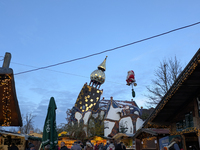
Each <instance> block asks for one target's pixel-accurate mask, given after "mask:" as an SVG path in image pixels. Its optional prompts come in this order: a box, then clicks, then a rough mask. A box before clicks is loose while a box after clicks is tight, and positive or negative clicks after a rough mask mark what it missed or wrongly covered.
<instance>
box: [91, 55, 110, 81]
mask: <svg viewBox="0 0 200 150" xmlns="http://www.w3.org/2000/svg"><path fill="white" fill-rule="evenodd" d="M107 57H108V56H106V58H105V59H104V61H103V62H102V63H101V64H100V65H99V66H98V70H95V71H93V72H92V73H91V74H90V80H91V81H92V82H97V83H100V84H103V83H104V82H105V73H104V71H105V70H106V59H107Z"/></svg>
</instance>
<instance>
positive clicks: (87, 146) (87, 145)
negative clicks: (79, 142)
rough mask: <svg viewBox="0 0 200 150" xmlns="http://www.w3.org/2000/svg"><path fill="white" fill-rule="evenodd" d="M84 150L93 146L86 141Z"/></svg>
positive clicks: (88, 149)
mask: <svg viewBox="0 0 200 150" xmlns="http://www.w3.org/2000/svg"><path fill="white" fill-rule="evenodd" d="M84 150H93V146H92V144H91V143H90V142H89V141H87V142H86V146H85V147H84Z"/></svg>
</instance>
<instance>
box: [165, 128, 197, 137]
mask: <svg viewBox="0 0 200 150" xmlns="http://www.w3.org/2000/svg"><path fill="white" fill-rule="evenodd" d="M191 132H194V133H196V134H197V136H200V129H199V128H196V127H190V128H186V129H184V130H182V131H174V132H172V131H171V129H170V131H169V134H170V135H182V134H186V133H191Z"/></svg>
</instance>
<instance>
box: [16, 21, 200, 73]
mask: <svg viewBox="0 0 200 150" xmlns="http://www.w3.org/2000/svg"><path fill="white" fill-rule="evenodd" d="M197 24H200V22H196V23H193V24H190V25H187V26H183V27H180V28H176V29H173V30H170V31H167V32H164V33H161V34H157V35H154V36H151V37H148V38H145V39H142V40H138V41H135V42H132V43H128V44H125V45H122V46H118V47H115V48H111V49H108V50H104V51H101V52H99V53H94V54H91V55H87V56H84V57H79V58H75V59H72V60H68V61H64V62H61V63H57V64H53V65H49V66H45V67H40V68H36V69H32V70H27V71H23V72H19V73H16V74H15V75H19V74H24V73H28V72H32V71H37V70H41V69H46V68H50V67H54V66H58V65H62V64H65V63H69V62H73V61H77V60H81V59H85V58H88V57H92V56H95V55H99V54H103V53H106V52H109V51H113V50H116V49H120V48H123V47H126V46H129V45H133V44H136V43H140V42H143V41H146V40H150V39H153V38H156V37H159V36H162V35H165V34H169V33H171V32H175V31H178V30H181V29H185V28H188V27H192V26H195V25H197Z"/></svg>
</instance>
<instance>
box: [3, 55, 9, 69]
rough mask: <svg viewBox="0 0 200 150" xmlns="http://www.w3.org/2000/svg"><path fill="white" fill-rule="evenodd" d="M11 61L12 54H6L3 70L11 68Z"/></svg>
mask: <svg viewBox="0 0 200 150" xmlns="http://www.w3.org/2000/svg"><path fill="white" fill-rule="evenodd" d="M10 60H11V54H10V53H8V52H6V54H5V56H4V62H3V66H2V67H3V68H9V66H10Z"/></svg>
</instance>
